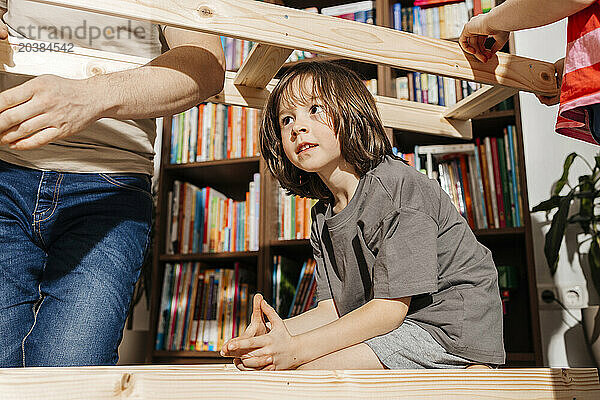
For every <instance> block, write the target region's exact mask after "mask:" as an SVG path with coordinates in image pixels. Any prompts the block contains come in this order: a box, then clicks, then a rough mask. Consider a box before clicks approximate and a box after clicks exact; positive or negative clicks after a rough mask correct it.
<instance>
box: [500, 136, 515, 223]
mask: <svg viewBox="0 0 600 400" xmlns="http://www.w3.org/2000/svg"><path fill="white" fill-rule="evenodd" d="M503 133H504V154H505V157H506V160H505V161H506V180H507V182H508V198H509V204H510V218H511V221H512V225H511V226H517V225H518V223H517V215H516V207H515V200H516V198H515V197H514V195H513V181H512V168H513V167H512V163H511V162H510V146H509V141H508V128H506V127H505V128H504V129H503Z"/></svg>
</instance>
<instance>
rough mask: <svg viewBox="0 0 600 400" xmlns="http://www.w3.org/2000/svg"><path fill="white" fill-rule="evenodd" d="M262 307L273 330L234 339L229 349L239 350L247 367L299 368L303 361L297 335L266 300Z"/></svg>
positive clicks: (269, 368) (241, 358)
mask: <svg viewBox="0 0 600 400" xmlns="http://www.w3.org/2000/svg"><path fill="white" fill-rule="evenodd" d="M261 309H262V312H263V313H264V314H265V315H266V316H267V318H268V319H269V321H270V322H271V331H270V332H269V333H267V334H265V335H262V336H255V337H252V338H248V339H241V338H238V339H234V340H232V342H231V343H230V344H229V349H230V350H231V351H233V352H239V354H240V360H241V362H242V364H243V366H244V367H245V368H251V369H268V370H284V369H295V368H297V367H298V366H299V365H301V364H302V361H301V360H300V357H299V351H298V348H299V346H298V345H297V339H296V337H294V336H292V335H291V334H290V332H289V331H288V329H287V328H286V326H285V323H284V322H283V320H282V319H281V318H280V317H279V315H277V312H276V311H275V310H274V309H273V307H271V306H270V305H269V304H268V303H267V302H266V301H264V300H263V301H262V303H261ZM236 365H237V364H236ZM238 368H239V367H238Z"/></svg>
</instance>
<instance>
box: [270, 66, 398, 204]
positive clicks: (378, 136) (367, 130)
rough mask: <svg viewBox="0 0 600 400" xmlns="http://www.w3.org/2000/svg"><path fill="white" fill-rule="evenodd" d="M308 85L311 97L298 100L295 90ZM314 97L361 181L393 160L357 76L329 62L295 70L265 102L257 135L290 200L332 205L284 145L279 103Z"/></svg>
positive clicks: (300, 96) (322, 188) (315, 179)
mask: <svg viewBox="0 0 600 400" xmlns="http://www.w3.org/2000/svg"><path fill="white" fill-rule="evenodd" d="M296 79H300V81H299V82H298V83H299V85H292V83H293V82H294V81H295V80H296ZM306 79H311V80H312V93H302V94H294V93H293V89H294V87H300V88H304V87H305V85H304V83H305V80H306ZM312 97H317V98H320V99H321V100H322V102H323V106H324V108H325V112H326V114H327V115H328V117H329V120H330V123H331V125H332V126H331V128H332V129H333V131H334V132H335V134H336V135H338V136H339V142H340V151H341V153H342V157H344V159H345V160H346V162H348V163H349V164H350V165H352V166H353V167H354V169H355V171H356V172H357V173H358V174H359V175H360V176H363V175H364V174H365V173H366V172H367V171H369V170H371V169H373V168H374V167H375V166H377V165H378V164H379V163H380V162H381V161H383V159H384V157H385V156H386V155H390V156H393V153H392V146H391V144H390V141H389V139H388V138H387V136H386V134H385V130H384V129H383V124H382V123H381V119H380V118H379V114H378V112H377V107H376V105H375V100H374V99H373V96H372V95H371V93H369V91H368V90H367V87H366V86H365V84H364V83H363V82H362V81H361V79H360V78H359V77H358V75H357V74H356V73H355V72H354V71H352V70H349V69H348V68H345V67H343V66H341V65H338V64H334V63H332V62H327V61H308V62H301V63H298V64H296V65H294V66H292V67H291V68H290V69H289V70H288V71H287V72H286V73H285V74H284V75H283V77H282V78H281V79H280V81H279V83H278V84H277V86H275V89H273V92H272V93H271V95H270V96H269V100H268V101H267V105H266V107H265V110H264V113H263V118H262V123H261V127H260V133H259V135H260V151H261V155H262V157H263V158H264V160H265V161H266V163H267V166H268V167H269V170H270V171H271V173H272V174H273V176H274V177H275V178H276V179H277V180H278V181H279V183H280V184H281V186H282V187H283V188H284V189H286V190H287V192H288V194H295V195H299V196H302V197H310V198H315V199H329V198H330V197H331V192H330V191H329V189H328V188H327V186H326V185H325V184H324V183H323V181H322V180H321V178H319V176H318V175H317V174H316V173H314V172H306V171H303V170H301V169H299V168H298V167H296V166H295V165H294V164H292V163H291V162H290V160H289V159H288V158H287V156H286V155H285V152H284V150H283V144H282V141H281V129H280V126H279V110H280V105H281V103H282V102H284V103H287V104H305V103H306V102H308V101H310V99H311V98H312ZM303 102H304V103H303Z"/></svg>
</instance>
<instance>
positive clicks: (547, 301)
mask: <svg viewBox="0 0 600 400" xmlns="http://www.w3.org/2000/svg"><path fill="white" fill-rule="evenodd" d="M537 292H538V307H539V308H544V309H557V308H560V306H559V305H558V304H557V303H556V302H555V301H553V300H551V298H555V299H558V290H557V288H556V286H554V285H553V284H549V283H546V284H538V285H537ZM544 292H550V293H552V295H551V296H549V293H544Z"/></svg>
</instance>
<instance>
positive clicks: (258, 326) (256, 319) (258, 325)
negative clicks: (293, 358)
mask: <svg viewBox="0 0 600 400" xmlns="http://www.w3.org/2000/svg"><path fill="white" fill-rule="evenodd" d="M263 301H264V300H263V296H262V295H261V294H260V293H257V294H256V295H254V299H253V302H252V315H251V317H250V324H249V325H248V327H247V328H246V329H245V330H244V333H243V334H241V335H240V336H239V337H237V338H234V339H230V340H228V341H227V342H226V343H225V344H224V345H223V347H222V348H221V356H223V357H226V356H236V353H234V352H232V351H230V349H229V343H231V342H233V341H235V340H236V339H248V338H251V337H255V336H260V335H264V334H266V333H268V332H269V328H268V327H267V324H266V323H265V319H264V318H263V312H262V310H261V307H260V305H261V303H262V302H263ZM234 363H235V360H234Z"/></svg>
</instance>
